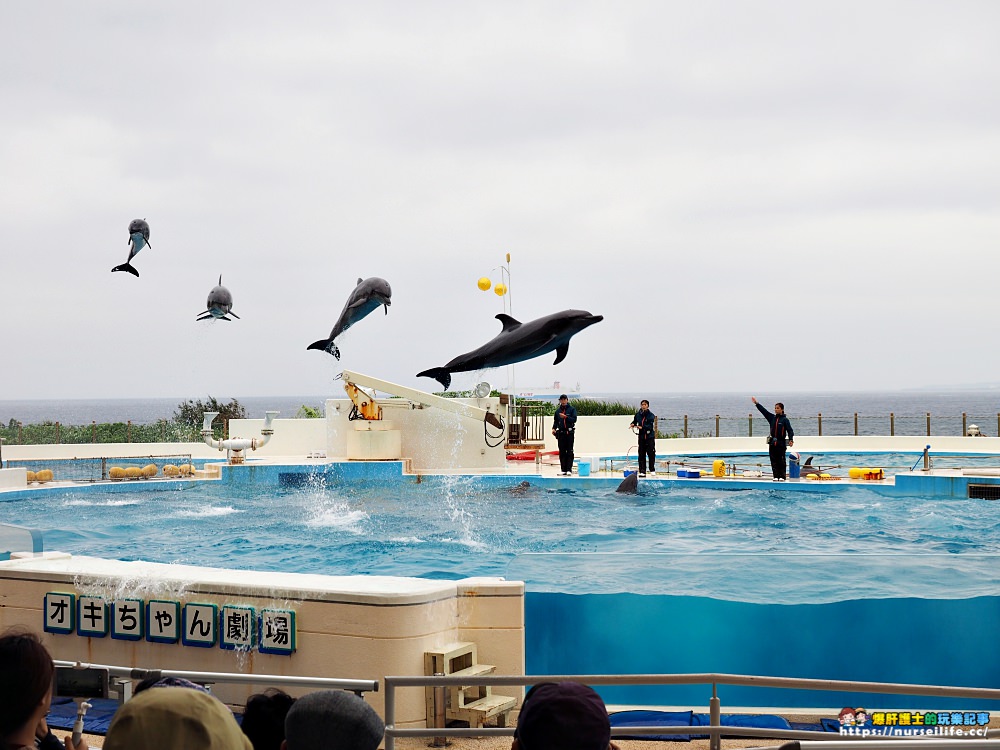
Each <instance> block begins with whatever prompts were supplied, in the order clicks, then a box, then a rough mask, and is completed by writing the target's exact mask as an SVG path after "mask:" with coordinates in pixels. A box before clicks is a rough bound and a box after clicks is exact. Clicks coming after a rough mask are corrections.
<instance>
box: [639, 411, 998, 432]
mask: <svg viewBox="0 0 1000 750" xmlns="http://www.w3.org/2000/svg"><path fill="white" fill-rule="evenodd" d="M789 419H791V422H792V427H793V428H794V429H795V434H796V435H816V436H819V437H822V436H824V435H827V436H836V435H844V436H850V435H853V436H855V437H857V436H859V435H878V436H886V435H887V436H889V437H894V436H896V435H901V436H904V435H910V436H921V437H927V436H931V435H938V436H945V435H958V436H962V435H968V434H969V429H970V427H972V426H975V427H976V430H975V431H976V432H977V433H979V435H981V436H984V437H985V435H986V434H987V432H988V427H987V425H991V424H992V423H993V415H988V414H982V415H973V416H970V415H969V414H968V413H967V412H962V413H961V415H937V416H934V415H932V414H931V412H924V413H922V414H896V413H894V412H889V414H888V415H885V414H882V415H877V414H862V413H861V412H854V413H853V414H823V413H822V412H819V413H817V414H816V415H803V414H794V415H791V416H790V417H789ZM767 431H768V425H767V422H766V421H765V420H764V419H763V418H762V417H761V416H760V415H759V414H756V415H755V414H752V413H750V414H747V416H746V417H728V416H726V417H724V416H721V415H719V414H716V415H714V416H699V417H690V416H689V415H687V414H684V415H681V416H679V417H670V416H666V417H664V416H659V417H657V436H658V437H660V438H670V437H683V438H688V437H754V436H755V435H759V436H760V437H764V436H765V435H767ZM994 435H1000V413H997V415H996V432H995V433H994Z"/></svg>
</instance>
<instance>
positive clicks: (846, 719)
mask: <svg viewBox="0 0 1000 750" xmlns="http://www.w3.org/2000/svg"><path fill="white" fill-rule="evenodd" d="M837 717H838V718H839V719H840V723H841V724H852V723H854V709H853V708H851V707H850V706H845V707H844V708H842V709H840V713H839V714H838V715H837Z"/></svg>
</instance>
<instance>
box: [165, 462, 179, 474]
mask: <svg viewBox="0 0 1000 750" xmlns="http://www.w3.org/2000/svg"><path fill="white" fill-rule="evenodd" d="M180 473H181V470H180V469H178V468H177V467H176V466H174V465H173V464H164V465H163V476H165V477H177V476H180Z"/></svg>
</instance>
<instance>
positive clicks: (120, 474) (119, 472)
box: [108, 466, 125, 479]
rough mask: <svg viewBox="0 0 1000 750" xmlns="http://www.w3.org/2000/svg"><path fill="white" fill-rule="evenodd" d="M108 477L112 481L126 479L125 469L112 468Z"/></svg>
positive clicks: (119, 467)
mask: <svg viewBox="0 0 1000 750" xmlns="http://www.w3.org/2000/svg"><path fill="white" fill-rule="evenodd" d="M108 476H109V477H111V478H112V479H124V478H125V469H123V468H122V467H121V466H112V467H111V470H110V471H109V472H108Z"/></svg>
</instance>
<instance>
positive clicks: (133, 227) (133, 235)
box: [111, 219, 152, 278]
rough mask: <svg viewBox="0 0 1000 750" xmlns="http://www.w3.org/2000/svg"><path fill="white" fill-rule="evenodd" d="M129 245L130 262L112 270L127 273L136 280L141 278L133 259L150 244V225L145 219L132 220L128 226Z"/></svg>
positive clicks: (112, 271)
mask: <svg viewBox="0 0 1000 750" xmlns="http://www.w3.org/2000/svg"><path fill="white" fill-rule="evenodd" d="M128 244H129V253H128V260H127V261H125V262H124V263H122V264H121V265H120V266H115V267H114V268H112V269H111V273H114V272H115V271H127V272H128V273H130V274H132V275H133V276H135V277H136V278H139V272H138V271H137V270H136V269H135V266H133V265H132V258H134V257H135V256H136V255H138V254H139V251H140V250H142V249H143V248H144V247H146V246H147V245H148V246H149V247H152V245H150V244H149V224H147V223H146V220H145V219H132V221H131V222H130V223H129V225H128Z"/></svg>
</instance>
